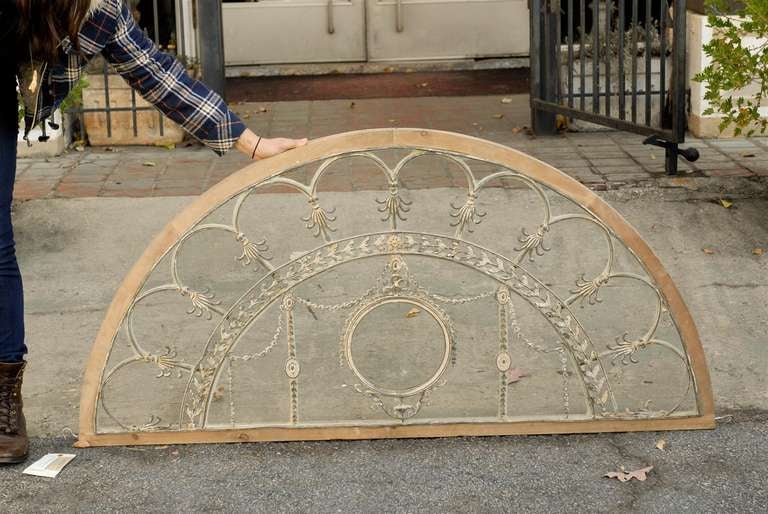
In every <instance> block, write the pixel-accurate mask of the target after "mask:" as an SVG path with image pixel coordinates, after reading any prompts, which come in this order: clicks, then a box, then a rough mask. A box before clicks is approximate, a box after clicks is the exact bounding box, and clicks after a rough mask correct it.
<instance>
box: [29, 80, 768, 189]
mask: <svg viewBox="0 0 768 514" xmlns="http://www.w3.org/2000/svg"><path fill="white" fill-rule="evenodd" d="M503 98H504V97H502V96H477V97H452V98H445V97H442V98H435V97H425V98H389V99H367V100H355V101H351V100H323V101H296V102H272V103H241V104H237V105H235V106H234V108H235V110H236V111H238V112H239V113H240V114H241V115H242V116H243V118H244V120H245V121H246V123H248V124H249V126H250V127H251V128H252V129H253V130H255V131H256V132H258V133H259V134H263V135H265V136H296V137H300V136H304V135H306V136H309V137H311V138H316V137H320V136H324V135H329V134H333V133H337V132H344V131H348V130H358V129H366V128H376V127H420V128H430V129H440V130H450V131H455V132H461V133H465V134H469V135H473V136H478V137H481V138H485V139H489V140H491V141H495V142H498V143H502V144H505V145H508V146H510V147H513V148H516V149H518V150H521V151H523V152H526V153H528V154H530V155H532V156H534V157H537V158H539V159H541V160H543V161H545V162H548V163H549V164H551V165H553V166H555V167H557V168H559V169H560V170H562V171H563V172H565V173H567V174H569V175H570V176H572V177H574V178H576V179H577V180H579V181H581V182H582V183H584V184H586V185H587V186H588V187H591V188H593V189H595V190H605V189H613V188H617V187H621V186H624V185H628V184H630V185H634V184H642V183H649V182H653V181H655V180H657V179H659V178H661V177H664V152H663V150H662V149H660V148H656V147H649V146H645V145H643V144H642V139H643V138H642V137H641V136H637V135H634V134H628V133H624V132H599V133H565V134H562V135H559V136H552V137H538V138H534V137H532V136H530V135H528V134H527V133H526V131H525V130H524V129H523V127H524V126H525V125H527V124H528V99H527V97H526V96H523V95H518V96H513V97H509V98H510V100H507V101H505V102H503V101H502V100H503ZM687 144H688V145H689V146H695V147H697V148H698V149H699V151H700V153H701V158H700V160H699V161H697V162H696V163H686V162H684V161H681V162H680V170H681V175H683V176H691V177H693V176H696V177H732V176H739V177H756V176H768V140H765V139H762V138H753V139H731V140H701V139H692V140H690V141H689V143H687ZM247 163H248V160H247V159H246V158H245V157H244V156H242V155H240V154H239V153H237V152H231V153H229V154H227V155H226V156H224V157H217V156H216V155H215V154H213V153H212V152H210V151H209V150H207V149H205V148H203V147H201V146H199V145H197V144H189V145H187V144H184V145H180V146H179V147H178V148H175V149H172V150H169V149H165V148H147V147H120V148H114V149H104V148H86V149H85V150H84V151H82V152H76V151H69V152H67V153H66V154H65V155H63V156H60V157H56V158H51V159H20V160H19V161H18V178H17V181H16V190H15V197H16V199H17V200H30V199H39V198H75V197H115V196H117V197H149V196H185V195H197V194H200V193H202V192H203V191H205V190H206V189H208V188H209V187H211V186H212V185H213V184H215V183H217V182H218V181H220V180H222V179H224V178H226V177H227V176H229V175H230V174H232V173H234V172H235V171H237V170H239V169H240V168H242V167H243V166H245V165H246V164H247ZM354 177H355V178H354V180H352V181H349V180H344V181H337V182H334V183H333V184H334V186H333V188H334V189H335V190H340V191H345V190H346V191H349V190H353V191H354V190H363V189H367V188H370V187H378V186H373V183H372V182H370V177H369V176H367V175H366V174H365V173H359V174H355V175H354ZM447 177H448V175H447V172H446V171H445V170H439V169H434V170H430V171H428V172H427V174H423V175H419V176H418V177H414V178H412V179H411V180H412V183H411V184H406V185H407V186H408V187H420V186H421V187H425V186H427V185H429V184H441V183H442V182H443V181H444V180H447ZM377 184H378V182H377Z"/></svg>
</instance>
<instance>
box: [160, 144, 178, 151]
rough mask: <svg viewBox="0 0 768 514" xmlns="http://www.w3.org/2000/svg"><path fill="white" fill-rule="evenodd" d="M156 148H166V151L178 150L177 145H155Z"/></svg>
mask: <svg viewBox="0 0 768 514" xmlns="http://www.w3.org/2000/svg"><path fill="white" fill-rule="evenodd" d="M155 146H157V147H159V148H165V149H166V150H173V149H175V148H176V143H155Z"/></svg>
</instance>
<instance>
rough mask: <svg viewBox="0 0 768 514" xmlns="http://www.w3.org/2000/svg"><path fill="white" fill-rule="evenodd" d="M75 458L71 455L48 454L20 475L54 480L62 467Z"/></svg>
mask: <svg viewBox="0 0 768 514" xmlns="http://www.w3.org/2000/svg"><path fill="white" fill-rule="evenodd" d="M75 457H76V455H72V454H71V453H49V454H48V455H46V456H45V457H43V458H42V459H40V460H38V461H37V462H35V463H33V464H32V465H31V466H29V467H28V468H27V469H25V470H24V471H23V472H22V473H24V474H25V475H34V476H38V477H46V478H56V476H57V475H58V474H59V473H60V472H61V470H62V469H64V466H66V465H67V464H69V463H70V462H72V459H74V458H75Z"/></svg>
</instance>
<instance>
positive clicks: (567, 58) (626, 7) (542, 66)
mask: <svg viewBox="0 0 768 514" xmlns="http://www.w3.org/2000/svg"><path fill="white" fill-rule="evenodd" d="M530 6H531V117H532V120H533V129H534V131H535V132H536V133H537V134H548V133H549V134H551V133H554V132H555V131H556V128H557V127H556V125H557V124H556V116H557V115H558V114H560V115H563V116H566V117H568V118H573V119H578V120H584V121H588V122H592V123H596V124H599V125H604V126H608V127H612V128H616V129H620V130H626V131H628V132H634V133H638V134H644V135H647V136H648V138H647V139H646V140H645V143H646V144H651V145H656V146H660V147H663V148H664V149H665V153H666V161H665V167H666V170H667V173H668V174H670V175H674V174H676V173H677V159H678V156H679V155H681V156H683V157H684V158H686V159H687V160H689V161H694V160H696V159H698V157H699V154H698V151H697V150H696V149H695V148H688V149H682V148H680V146H679V145H680V144H681V143H683V142H684V141H685V129H686V112H687V92H686V91H687V87H686V86H687V84H686V75H685V74H686V68H685V67H686V48H685V46H686V45H685V43H686V14H685V12H686V11H685V0H530Z"/></svg>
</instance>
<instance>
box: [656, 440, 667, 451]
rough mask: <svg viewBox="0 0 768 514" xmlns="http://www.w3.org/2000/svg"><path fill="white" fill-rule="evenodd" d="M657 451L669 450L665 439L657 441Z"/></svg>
mask: <svg viewBox="0 0 768 514" xmlns="http://www.w3.org/2000/svg"><path fill="white" fill-rule="evenodd" d="M656 449H657V450H666V449H667V441H666V440H664V439H659V440H658V441H656Z"/></svg>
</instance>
